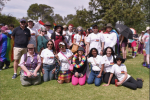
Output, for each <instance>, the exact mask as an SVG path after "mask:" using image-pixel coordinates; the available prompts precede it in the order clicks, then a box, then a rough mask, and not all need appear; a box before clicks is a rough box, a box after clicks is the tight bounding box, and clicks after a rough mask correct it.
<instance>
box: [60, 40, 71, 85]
mask: <svg viewBox="0 0 150 100" xmlns="http://www.w3.org/2000/svg"><path fill="white" fill-rule="evenodd" d="M59 49H60V52H59V53H58V59H59V61H60V71H59V74H58V80H57V81H58V83H60V84H62V83H64V82H66V83H69V82H70V79H71V71H70V70H69V67H70V63H71V59H72V57H73V53H72V52H71V51H70V50H69V49H66V46H65V43H64V42H60V43H59Z"/></svg>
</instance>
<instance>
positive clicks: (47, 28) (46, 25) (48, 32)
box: [44, 22, 53, 39]
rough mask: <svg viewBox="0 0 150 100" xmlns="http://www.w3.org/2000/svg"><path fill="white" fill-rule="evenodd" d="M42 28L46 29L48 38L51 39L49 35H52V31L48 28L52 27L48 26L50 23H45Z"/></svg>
mask: <svg viewBox="0 0 150 100" xmlns="http://www.w3.org/2000/svg"><path fill="white" fill-rule="evenodd" d="M44 26H45V27H46V30H47V36H48V38H49V39H51V35H52V33H53V30H51V29H50V28H51V26H52V25H51V24H50V22H46V23H45V25H44Z"/></svg>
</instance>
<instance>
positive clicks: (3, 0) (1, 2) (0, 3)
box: [0, 0, 10, 13]
mask: <svg viewBox="0 0 150 100" xmlns="http://www.w3.org/2000/svg"><path fill="white" fill-rule="evenodd" d="M7 1H10V0H0V13H1V11H2V10H3V7H4V6H5V3H7Z"/></svg>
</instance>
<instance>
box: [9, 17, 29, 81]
mask: <svg viewBox="0 0 150 100" xmlns="http://www.w3.org/2000/svg"><path fill="white" fill-rule="evenodd" d="M25 25H26V20H25V19H21V20H20V26H18V27H16V28H15V29H14V31H13V32H12V39H13V40H14V75H13V77H12V79H15V78H16V77H17V68H18V63H19V59H20V58H21V56H22V54H24V53H26V52H27V45H28V42H29V40H30V38H31V33H30V30H29V29H28V28H26V26H25Z"/></svg>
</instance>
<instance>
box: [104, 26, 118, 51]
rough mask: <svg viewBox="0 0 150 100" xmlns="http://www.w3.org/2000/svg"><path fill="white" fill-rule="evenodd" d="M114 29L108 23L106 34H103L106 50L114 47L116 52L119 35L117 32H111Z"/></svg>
mask: <svg viewBox="0 0 150 100" xmlns="http://www.w3.org/2000/svg"><path fill="white" fill-rule="evenodd" d="M112 28H113V27H112V24H111V23H108V24H107V26H106V32H105V33H104V34H103V36H104V38H105V44H104V48H107V47H112V48H113V50H114V51H115V45H116V43H117V35H116V33H115V32H111V30H112Z"/></svg>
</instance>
